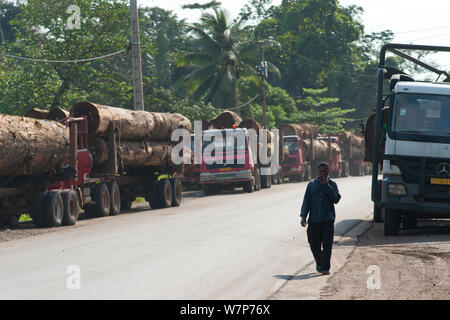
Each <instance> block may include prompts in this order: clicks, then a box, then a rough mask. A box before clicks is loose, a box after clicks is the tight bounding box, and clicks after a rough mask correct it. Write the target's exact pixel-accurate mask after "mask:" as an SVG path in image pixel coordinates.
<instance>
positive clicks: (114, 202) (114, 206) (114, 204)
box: [108, 182, 121, 216]
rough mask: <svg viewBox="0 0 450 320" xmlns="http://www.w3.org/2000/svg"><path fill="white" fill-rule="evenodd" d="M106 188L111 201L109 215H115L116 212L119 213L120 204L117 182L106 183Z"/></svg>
mask: <svg viewBox="0 0 450 320" xmlns="http://www.w3.org/2000/svg"><path fill="white" fill-rule="evenodd" d="M108 189H109V190H108V191H109V195H110V203H111V210H110V213H109V214H110V215H111V216H117V215H118V214H120V206H121V201H120V190H119V186H118V184H117V182H113V183H110V184H108Z"/></svg>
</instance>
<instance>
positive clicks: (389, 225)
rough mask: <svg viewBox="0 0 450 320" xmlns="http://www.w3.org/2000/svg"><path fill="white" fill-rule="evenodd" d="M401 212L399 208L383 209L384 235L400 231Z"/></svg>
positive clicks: (391, 234)
mask: <svg viewBox="0 0 450 320" xmlns="http://www.w3.org/2000/svg"><path fill="white" fill-rule="evenodd" d="M400 222H401V214H400V211H399V210H394V209H386V208H385V209H384V235H386V236H396V235H398V233H399V231H400Z"/></svg>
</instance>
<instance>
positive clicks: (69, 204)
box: [61, 190, 80, 226]
mask: <svg viewBox="0 0 450 320" xmlns="http://www.w3.org/2000/svg"><path fill="white" fill-rule="evenodd" d="M61 198H62V201H63V205H64V215H63V223H62V224H63V225H65V226H73V225H74V224H75V223H77V220H78V216H79V214H80V211H79V206H78V198H77V194H76V193H75V191H73V190H70V191H67V192H62V193H61Z"/></svg>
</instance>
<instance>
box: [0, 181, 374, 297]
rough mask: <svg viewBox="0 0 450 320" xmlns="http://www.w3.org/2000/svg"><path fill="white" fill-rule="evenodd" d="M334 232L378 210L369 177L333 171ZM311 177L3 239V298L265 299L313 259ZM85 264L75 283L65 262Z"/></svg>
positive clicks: (0, 266) (0, 255) (0, 270)
mask: <svg viewBox="0 0 450 320" xmlns="http://www.w3.org/2000/svg"><path fill="white" fill-rule="evenodd" d="M336 181H337V183H338V186H339V188H340V191H341V194H342V195H343V199H342V201H341V203H340V204H339V205H338V206H337V216H338V217H337V221H336V222H337V224H336V234H338V235H341V234H342V233H345V232H346V231H348V230H349V229H350V228H351V227H352V226H354V225H355V224H356V223H358V222H359V221H360V220H361V219H365V218H367V216H368V215H369V214H370V212H371V202H370V181H371V177H369V176H366V177H354V178H345V179H338V180H336ZM305 188H306V183H297V184H284V185H281V186H273V187H272V189H270V190H262V191H260V192H257V193H254V194H251V195H249V194H243V193H242V192H241V191H235V192H233V193H232V194H221V195H216V196H211V197H200V198H187V199H185V200H184V201H183V203H182V207H181V208H171V209H165V210H157V211H151V210H141V211H136V210H134V211H131V212H129V213H126V214H122V215H120V216H117V217H107V218H102V219H94V220H85V221H80V222H79V223H78V224H77V226H75V227H66V228H60V229H58V230H57V231H56V232H52V233H48V234H42V235H38V236H34V237H30V238H26V239H21V240H16V241H10V242H4V243H0V261H1V263H0V299H23V298H25V299H265V298H267V297H269V296H270V295H271V294H272V293H273V292H274V291H275V290H277V289H278V288H279V287H280V286H281V285H282V284H283V283H284V282H285V279H283V277H282V276H281V275H289V274H295V273H296V272H297V271H298V270H299V269H301V268H303V267H304V266H305V265H307V264H309V263H311V262H312V257H311V253H310V252H309V248H308V244H307V241H306V234H305V233H306V232H305V230H304V229H301V228H300V227H299V218H298V213H299V207H300V203H301V199H300V197H301V196H302V195H303V193H304V191H305ZM71 265H77V266H79V268H80V271H81V289H80V290H69V289H68V288H67V285H66V282H67V279H68V278H69V276H70V274H68V273H67V268H68V267H69V266H71Z"/></svg>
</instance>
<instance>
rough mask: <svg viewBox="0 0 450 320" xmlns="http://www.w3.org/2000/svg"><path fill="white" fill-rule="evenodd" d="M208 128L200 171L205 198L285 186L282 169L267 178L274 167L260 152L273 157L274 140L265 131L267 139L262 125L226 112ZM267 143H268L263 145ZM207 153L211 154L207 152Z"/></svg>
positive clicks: (275, 170) (204, 132)
mask: <svg viewBox="0 0 450 320" xmlns="http://www.w3.org/2000/svg"><path fill="white" fill-rule="evenodd" d="M206 126H207V128H208V129H207V130H205V131H203V134H202V135H203V142H202V150H203V161H202V165H201V169H200V184H201V186H202V190H203V192H204V194H205V195H209V194H212V193H215V192H219V191H220V190H222V189H226V188H228V189H234V188H239V187H242V188H243V190H244V192H248V193H251V192H254V191H259V190H261V188H270V187H271V185H272V183H274V184H279V183H281V180H282V179H281V176H280V174H281V167H279V166H277V167H276V168H275V169H274V170H273V172H270V174H264V173H265V170H264V169H263V168H269V167H271V166H272V163H271V162H270V161H264V160H263V159H262V158H261V156H260V150H262V151H261V152H262V153H263V152H264V151H266V154H267V158H270V157H271V156H272V152H273V150H274V147H273V142H274V141H273V139H274V136H273V134H272V133H271V132H270V131H265V135H264V133H263V127H262V126H261V125H260V124H259V123H258V122H256V121H255V120H252V119H247V120H242V119H241V118H240V117H239V116H238V115H237V114H236V113H234V112H232V111H225V112H223V113H222V114H220V115H219V116H218V117H217V118H216V119H214V120H211V121H210V122H209V123H208V124H206ZM261 135H263V136H262V138H260V137H261ZM206 137H207V138H206ZM217 137H219V138H217ZM230 137H231V139H230ZM233 137H234V138H233ZM240 138H242V140H240ZM265 140H267V142H266V143H262V142H261V141H265ZM266 147H267V148H266ZM261 148H264V149H261ZM207 150H209V152H210V153H209V152H205V151H207ZM211 151H212V152H211ZM262 153H261V154H262ZM230 159H231V160H232V161H230Z"/></svg>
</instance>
